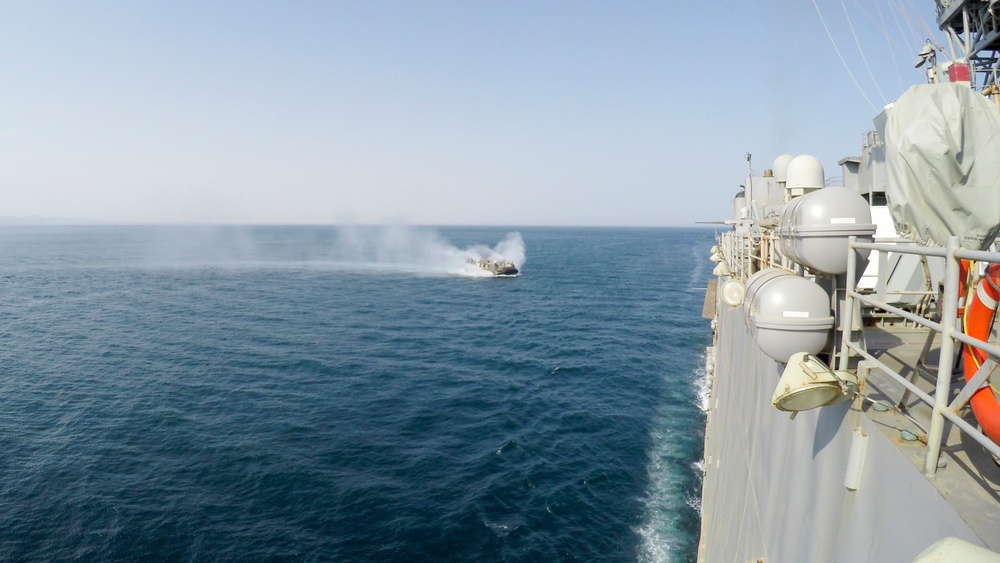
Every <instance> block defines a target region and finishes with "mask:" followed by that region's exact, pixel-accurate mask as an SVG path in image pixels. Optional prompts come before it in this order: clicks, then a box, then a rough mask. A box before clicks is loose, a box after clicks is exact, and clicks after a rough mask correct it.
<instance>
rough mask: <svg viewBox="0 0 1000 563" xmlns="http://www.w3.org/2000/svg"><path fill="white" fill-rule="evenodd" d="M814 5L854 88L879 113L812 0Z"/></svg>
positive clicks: (813, 1) (813, 0) (817, 5)
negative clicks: (855, 76) (848, 64)
mask: <svg viewBox="0 0 1000 563" xmlns="http://www.w3.org/2000/svg"><path fill="white" fill-rule="evenodd" d="M812 3H813V7H814V8H816V14H818V15H819V21H820V23H822V24H823V29H824V30H825V31H826V36H827V37H829V38H830V43H831V44H832V45H833V50H834V51H836V52H837V56H838V57H840V63H841V64H842V65H844V70H846V71H847V75H848V76H850V77H851V81H852V82H854V86H855V87H856V88H857V89H858V92H861V96H862V97H864V99H865V101H866V102H868V105H870V106H871V107H872V110H874V111H878V108H877V107H875V104H873V103H872V101H871V99H870V98H868V94H865V91H864V89H863V88H861V85H860V84H858V79H857V78H854V73H853V72H851V68H850V67H849V66H847V61H845V60H844V55H842V54H840V49H838V48H837V42H836V41H834V40H833V35H832V34H831V33H830V28H829V27H827V25H826V19H824V18H823V12H821V11H820V10H819V4H817V3H816V0H812Z"/></svg>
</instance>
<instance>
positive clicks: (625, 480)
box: [0, 226, 713, 561]
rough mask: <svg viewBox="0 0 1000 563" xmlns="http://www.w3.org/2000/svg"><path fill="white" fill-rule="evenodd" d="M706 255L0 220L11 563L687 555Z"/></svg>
mask: <svg viewBox="0 0 1000 563" xmlns="http://www.w3.org/2000/svg"><path fill="white" fill-rule="evenodd" d="M712 244H713V233H712V231H711V230H708V229H694V228H691V229H597V228H594V229H569V228H523V229H503V228H478V227H477V228H471V227H469V228H457V227H448V228H437V229H432V228H418V227H391V228H376V227H354V228H335V227H183V226H171V227H145V226H143V227H105V226H85V227H56V226H45V227H14V226H8V227H2V228H0V261H2V264H3V268H2V271H0V300H2V308H0V315H2V318H3V322H2V323H0V360H2V370H0V451H2V452H3V453H2V455H0V559H2V560H69V559H82V560H104V561H134V560H177V561H232V560H241V561H244V560H251V561H260V560H289V561H327V560H334V561H470V560H473V561H538V560H552V561H595V560H601V561H690V560H694V558H695V554H696V549H697V540H698V530H699V512H698V504H699V503H698V499H699V495H700V477H699V467H700V466H699V463H698V462H699V460H700V458H701V453H702V441H703V429H704V414H703V412H702V410H701V408H700V401H701V393H702V387H701V386H702V384H703V377H704V372H703V364H704V349H705V347H706V346H708V345H710V339H711V336H710V330H709V327H708V321H706V320H704V319H702V318H701V317H700V313H701V305H702V301H703V295H704V286H705V285H706V282H707V280H708V279H709V277H710V276H711V266H712V263H711V262H709V261H708V250H709V248H710V247H711V245H712ZM472 255H477V256H479V255H481V256H486V257H494V258H495V257H499V256H506V257H511V256H516V257H517V258H518V260H517V261H516V262H517V265H518V266H519V267H520V268H521V273H520V275H519V276H517V277H512V278H493V277H482V276H480V275H478V274H479V273H481V272H479V271H478V269H477V268H475V267H471V266H470V265H467V264H465V262H464V260H465V258H466V257H467V256H472Z"/></svg>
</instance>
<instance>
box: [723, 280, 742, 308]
mask: <svg viewBox="0 0 1000 563" xmlns="http://www.w3.org/2000/svg"><path fill="white" fill-rule="evenodd" d="M746 291H747V290H746V287H744V286H743V283H742V282H740V281H739V280H726V281H724V282H723V283H722V288H721V289H720V290H719V296H720V297H721V298H722V302H723V303H725V304H726V305H729V306H730V307H739V306H740V305H742V304H743V298H744V297H745V296H746Z"/></svg>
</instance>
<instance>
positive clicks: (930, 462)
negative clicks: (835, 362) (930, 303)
mask: <svg viewBox="0 0 1000 563" xmlns="http://www.w3.org/2000/svg"><path fill="white" fill-rule="evenodd" d="M848 246H849V249H848V252H849V253H850V254H849V256H853V255H854V254H853V253H854V250H855V249H859V250H871V251H874V252H878V253H879V255H880V256H879V257H880V261H879V264H886V263H887V260H886V256H887V254H888V253H889V252H894V253H900V254H914V255H920V256H928V257H930V256H936V257H941V258H944V259H945V263H946V267H945V278H944V287H943V290H942V292H943V294H942V303H941V308H940V321H935V320H931V319H927V318H924V317H922V316H920V315H916V314H913V313H911V312H909V311H905V310H903V309H900V308H899V307H895V306H893V305H890V304H888V303H886V295H887V293H893V292H887V290H886V277H887V276H886V272H885V271H882V270H883V269H882V268H880V271H879V276H878V282H877V286H876V289H875V292H874V293H862V292H859V291H858V290H857V289H856V287H857V280H858V272H857V265H856V264H855V261H854V260H849V261H848V269H847V285H846V288H847V291H846V303H845V307H844V309H843V310H844V319H843V323H842V325H841V326H842V327H843V340H842V343H841V348H840V369H842V370H846V369H848V362H849V360H850V354H851V353H854V354H856V355H857V356H861V357H862V358H864V359H865V360H867V361H868V362H870V364H871V365H874V366H876V367H877V368H878V369H879V370H880V371H882V372H883V373H884V374H886V375H887V376H888V377H890V378H891V379H893V380H894V381H896V382H897V383H899V384H900V385H902V386H903V387H904V388H905V389H906V390H907V391H908V392H909V393H912V394H913V395H914V396H916V397H918V398H919V399H920V400H922V401H923V402H924V403H926V404H927V405H929V406H931V408H932V411H931V421H930V429H929V430H928V432H927V454H926V456H925V458H924V468H923V472H924V474H925V475H927V476H928V477H933V476H934V475H935V473H936V472H937V468H938V458H939V457H940V454H941V444H942V441H943V438H944V423H945V420H947V421H949V422H951V423H952V424H954V425H955V427H957V428H958V429H959V430H960V431H962V432H964V433H966V434H967V435H968V436H969V437H971V438H972V439H974V440H975V441H976V442H978V443H979V444H980V445H982V446H983V447H984V448H985V449H986V450H987V451H989V452H990V453H991V454H993V455H994V456H996V457H998V458H1000V446H998V445H997V444H996V443H995V442H993V440H991V439H990V438H989V437H987V436H986V435H985V434H983V433H982V432H981V431H980V430H979V429H978V428H976V427H974V426H973V425H971V424H969V423H968V422H967V421H966V420H965V419H963V418H962V417H961V416H960V415H959V414H958V413H959V411H961V410H962V409H963V408H964V407H965V405H966V404H967V403H968V402H969V399H970V398H972V395H973V393H975V392H976V391H978V390H979V388H980V387H982V386H983V385H984V383H985V382H986V380H987V378H988V376H989V374H990V373H991V371H992V370H991V369H980V370H979V371H978V372H977V373H976V375H975V376H974V377H973V378H971V379H970V380H969V381H968V382H966V384H965V385H964V386H963V387H962V389H961V390H960V391H959V392H958V394H957V395H956V396H955V398H954V399H952V400H951V401H950V402H949V398H950V396H951V392H952V390H951V379H952V375H953V366H954V361H953V358H954V357H955V352H956V350H958V349H959V347H960V346H961V344H965V345H966V346H972V347H974V348H977V349H979V350H982V351H983V352H985V353H986V354H988V355H989V356H990V357H991V358H993V359H994V361H996V360H997V359H998V358H1000V347H998V346H996V345H993V344H990V343H989V342H984V341H982V340H979V339H978V338H972V337H970V336H968V335H966V334H965V333H963V332H962V331H961V329H960V327H959V326H958V322H957V321H958V288H959V261H960V260H963V259H964V260H975V261H979V262H992V263H997V262H1000V253H997V252H984V251H976V250H966V249H963V248H961V247H960V246H959V240H958V237H950V238H949V239H948V243H947V246H946V247H945V248H930V247H924V246H917V245H902V244H893V245H887V244H873V243H865V242H858V241H857V238H856V237H851V238H850V243H849V245H848ZM855 301H859V302H861V303H864V304H866V305H869V306H871V307H875V308H876V309H880V310H882V311H886V312H888V313H892V314H894V315H897V316H899V317H902V318H904V319H906V320H908V321H912V322H913V323H916V324H918V325H921V326H924V327H927V328H928V329H930V330H931V331H933V332H934V333H938V334H940V335H941V343H940V350H939V358H940V359H939V360H938V367H937V376H936V381H935V388H934V393H933V395H931V394H928V393H926V392H924V390H923V389H921V388H920V387H919V386H917V385H916V384H915V383H913V382H911V381H910V380H909V379H907V378H906V377H904V376H903V375H902V374H900V373H899V372H897V371H896V370H894V369H892V368H891V367H889V366H887V365H886V364H885V363H883V362H881V361H879V359H878V358H876V357H875V356H873V355H872V354H870V353H869V352H868V351H867V350H866V349H865V348H864V347H863V346H862V345H861V341H860V339H859V338H857V337H856V335H855V333H860V332H861V329H860V328H859V329H855V328H854V326H853V325H854V319H853V315H854V307H855ZM928 342H930V339H928ZM927 348H928V347H927V346H925V350H924V351H925V352H926V351H927ZM983 365H984V366H986V365H988V363H987V362H984V364H983Z"/></svg>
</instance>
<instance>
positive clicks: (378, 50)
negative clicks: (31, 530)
mask: <svg viewBox="0 0 1000 563" xmlns="http://www.w3.org/2000/svg"><path fill="white" fill-rule="evenodd" d="M921 22H923V23H921ZM921 25H923V26H925V27H924V29H921ZM929 29H934V30H935V31H936V27H935V26H934V23H933V2H932V1H931V0H921V1H916V0H914V1H912V2H910V1H906V0H845V1H840V0H836V1H833V0H815V2H812V1H810V0H768V1H742V0H719V1H713V2H701V1H693V2H666V1H659V2H656V1H651V0H650V1H629V0H615V1H610V0H607V1H603V2H596V1H589V0H575V1H550V0H532V1H526V0H509V1H504V2H499V1H473V0H465V1H458V0H456V1H437V0H421V1H419V2H417V1H404V0H396V1H383V0H364V1H362V0H357V1H355V0H328V1H317V2H310V1H295V2H290V1H281V2H279V1H274V2H255V1H212V2H204V1H198V2H188V1H184V0H180V1H178V0H172V1H169V2H159V1H144V2H125V1H122V2H101V1H88V2H71V1H65V2H46V1H43V0H39V1H32V2H13V1H9V2H4V7H3V16H2V17H0V75H2V76H3V79H2V80H0V108H2V110H0V194H2V197H0V216H6V217H28V216H37V217H48V218H70V219H85V220H92V221H100V222H110V223H209V224H414V225H504V226H534V225H539V226H540V225H552V226H562V225H567V226H568V225H573V226H688V225H693V224H694V223H695V222H696V221H712V220H719V219H726V218H729V215H730V214H731V209H732V206H731V200H732V197H733V196H734V195H735V193H736V192H737V191H739V184H741V183H743V179H744V178H745V177H746V175H747V174H748V172H749V171H748V163H747V162H746V160H745V158H744V155H745V154H746V153H748V152H749V153H751V154H752V155H753V160H752V162H751V164H750V166H751V167H752V168H753V170H754V172H755V173H757V174H760V173H761V172H762V171H763V170H764V169H765V168H769V167H770V164H771V162H773V159H774V158H775V157H776V156H778V155H779V154H782V153H789V154H793V155H798V154H813V155H815V156H817V157H818V158H819V159H820V160H821V161H822V162H823V164H824V167H825V171H826V175H827V176H837V175H840V172H839V169H838V166H837V161H838V160H839V159H840V158H841V157H844V156H848V155H858V154H859V153H860V144H861V139H862V136H863V134H864V132H865V131H866V130H868V129H870V128H871V127H872V125H871V123H872V122H871V119H872V118H873V117H874V116H875V115H876V114H877V113H878V112H879V111H881V108H882V107H883V106H884V105H885V104H887V103H889V102H891V101H892V100H894V99H895V98H896V97H898V96H899V95H900V94H901V93H902V92H903V91H905V89H906V88H907V87H909V86H910V85H913V84H918V83H922V82H923V74H922V72H921V71H919V70H915V69H914V68H913V62H914V60H915V59H916V53H917V52H918V51H919V49H920V47H921V45H922V42H923V40H924V38H926V37H927V36H928V34H929V33H930V31H929ZM827 30H828V31H827ZM939 35H940V34H938V36H939ZM838 51H839V54H838Z"/></svg>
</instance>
